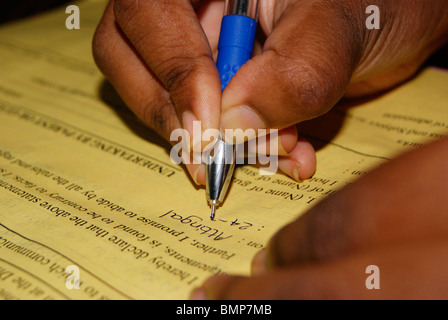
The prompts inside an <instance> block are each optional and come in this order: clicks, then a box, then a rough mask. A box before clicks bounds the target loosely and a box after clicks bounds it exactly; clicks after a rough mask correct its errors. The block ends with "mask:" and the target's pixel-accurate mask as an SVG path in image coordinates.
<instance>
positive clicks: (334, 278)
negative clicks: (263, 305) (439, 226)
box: [191, 242, 448, 300]
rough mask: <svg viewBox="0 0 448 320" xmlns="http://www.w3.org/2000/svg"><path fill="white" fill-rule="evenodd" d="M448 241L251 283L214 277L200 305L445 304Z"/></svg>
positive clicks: (202, 290)
mask: <svg viewBox="0 0 448 320" xmlns="http://www.w3.org/2000/svg"><path fill="white" fill-rule="evenodd" d="M447 249H448V247H447V244H446V242H431V243H424V244H415V243H411V244H409V245H406V246H397V247H387V248H382V249H378V250H375V251H372V252H362V253H359V254H356V255H353V256H349V257H346V258H343V259H340V260H337V261H332V262H329V263H324V264H317V265H304V266H295V267H289V268H286V269H279V270H275V271H273V272H269V273H266V274H263V275H261V276H255V277H251V278H247V277H241V276H240V277H236V276H228V275H226V276H215V277H212V278H210V279H208V280H207V281H206V282H205V283H204V284H203V285H202V286H201V287H199V288H197V289H195V290H194V291H193V292H192V294H191V299H196V300H204V299H209V300H223V299H228V300H243V299H244V300H305V299H312V300H321V299H332V300H353V299H356V300H361V299H445V298H446V296H447V294H448V289H447V287H446V285H445V274H444V270H445V266H446V263H447V262H448V254H447V253H446V252H447Z"/></svg>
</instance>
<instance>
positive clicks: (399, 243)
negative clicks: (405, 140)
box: [192, 138, 448, 299]
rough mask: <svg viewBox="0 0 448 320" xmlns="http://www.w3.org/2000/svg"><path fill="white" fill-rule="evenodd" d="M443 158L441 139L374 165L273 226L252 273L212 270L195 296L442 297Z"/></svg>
mask: <svg viewBox="0 0 448 320" xmlns="http://www.w3.org/2000/svg"><path fill="white" fill-rule="evenodd" d="M447 163H448V138H445V139H444V140H440V141H437V142H434V143H432V144H430V145H427V146H425V147H423V148H421V149H419V150H415V151H413V152H410V153H408V154H406V155H403V156H401V157H399V158H397V159H395V160H392V161H390V162H389V163H387V164H386V165H383V166H381V167H379V168H377V169H376V170H373V171H371V172H370V173H368V174H367V175H365V176H364V177H362V178H361V179H360V180H359V181H357V182H355V183H353V184H352V185H350V186H349V187H347V188H345V189H343V190H341V191H339V192H338V193H336V194H334V195H333V196H331V197H329V198H327V199H326V200H324V201H322V202H320V203H319V204H318V205H316V206H315V207H313V208H312V209H311V210H309V211H308V212H306V213H305V214H304V215H302V216H301V217H300V218H298V219H297V220H296V221H294V222H293V223H291V224H289V225H287V226H286V227H284V228H283V229H281V230H280V231H279V232H277V233H276V234H275V235H274V236H273V238H272V239H271V240H270V243H269V245H268V247H267V249H265V250H266V251H263V252H262V253H260V254H259V255H258V256H257V257H255V259H254V262H253V276H252V277H236V276H215V277H213V278H210V279H209V280H207V281H206V282H205V283H204V284H203V286H202V287H201V288H198V289H196V290H195V291H194V292H193V294H192V298H194V299H446V298H447V297H448V287H447V286H446V281H447V276H446V265H447V263H448V250H447V249H448V202H447V201H446V198H447V195H448V185H447V184H446V181H447V179H448V170H447V169H446V165H447ZM369 265H376V266H378V268H379V271H380V289H379V290H368V289H367V288H366V284H365V283H366V279H367V277H368V276H369V274H366V268H367V267H368V266H369Z"/></svg>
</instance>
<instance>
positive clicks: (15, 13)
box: [0, 0, 70, 24]
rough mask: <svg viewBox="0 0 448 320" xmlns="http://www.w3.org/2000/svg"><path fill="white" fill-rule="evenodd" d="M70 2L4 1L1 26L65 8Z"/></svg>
mask: <svg viewBox="0 0 448 320" xmlns="http://www.w3.org/2000/svg"><path fill="white" fill-rule="evenodd" d="M69 2H70V1H68V0H34V1H30V0H9V1H8V0H3V1H2V5H1V10H0V24H3V23H6V22H10V21H14V20H17V19H21V18H25V17H28V16H31V15H33V14H36V13H40V12H44V11H46V10H49V9H52V8H56V7H59V6H63V5H65V4H67V3H69Z"/></svg>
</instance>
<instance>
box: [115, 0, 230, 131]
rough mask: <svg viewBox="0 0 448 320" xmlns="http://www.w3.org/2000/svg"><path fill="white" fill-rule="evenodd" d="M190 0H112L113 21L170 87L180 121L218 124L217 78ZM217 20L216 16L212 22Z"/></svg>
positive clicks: (189, 125)
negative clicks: (114, 19) (114, 20)
mask: <svg viewBox="0 0 448 320" xmlns="http://www.w3.org/2000/svg"><path fill="white" fill-rule="evenodd" d="M201 2H202V1H200V0H196V1H189V0H152V1H138V0H116V1H115V7H114V9H115V10H114V11H115V17H116V20H117V23H118V25H119V26H120V28H121V30H122V31H123V33H124V34H125V35H126V37H127V38H128V39H129V41H130V42H131V43H132V44H133V46H134V47H135V48H136V50H137V51H138V53H139V54H140V56H141V57H142V59H143V60H144V61H145V63H146V64H147V65H148V67H149V68H150V69H151V71H152V72H153V73H154V74H155V75H156V76H157V77H158V79H159V80H160V81H161V83H162V84H163V85H164V87H165V88H166V89H167V90H168V91H169V92H170V95H171V99H172V101H173V104H174V107H175V108H176V111H177V114H178V116H179V119H180V120H181V121H182V122H183V126H184V128H185V129H187V130H188V131H189V132H190V133H191V132H192V122H193V121H194V120H200V121H201V122H202V123H201V124H202V129H203V130H204V129H206V128H218V125H219V115H220V108H221V82H220V78H219V74H218V71H217V68H216V66H215V63H214V60H213V55H212V51H211V49H210V45H209V43H208V40H207V37H206V35H205V33H204V31H203V29H202V27H201V24H200V22H199V20H198V17H197V16H196V13H195V10H194V7H193V5H199V4H200V3H201ZM217 23H219V21H218V22H217Z"/></svg>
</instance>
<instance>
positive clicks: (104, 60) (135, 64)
mask: <svg viewBox="0 0 448 320" xmlns="http://www.w3.org/2000/svg"><path fill="white" fill-rule="evenodd" d="M113 3H114V1H111V2H109V4H108V6H107V8H106V10H105V12H104V15H103V18H102V20H101V22H100V24H99V26H98V28H97V30H96V33H95V36H94V40H93V53H94V57H95V61H96V63H97V65H98V67H99V69H100V70H101V71H102V73H103V74H104V75H105V76H106V78H107V79H108V80H109V81H110V82H111V84H112V85H113V87H114V88H115V90H116V91H117V93H118V94H119V95H120V97H121V98H122V99H123V101H124V102H125V103H126V105H127V106H128V107H129V108H130V109H131V110H132V111H133V112H134V113H135V114H136V115H137V116H138V117H139V118H140V119H141V120H143V122H144V123H146V124H147V125H148V126H150V127H151V128H153V129H154V130H156V131H157V132H158V133H159V134H160V135H161V136H163V137H164V138H165V139H166V140H168V141H169V137H170V133H171V131H172V130H174V129H175V128H179V127H180V122H179V120H178V118H177V115H176V112H175V110H174V108H173V107H172V105H171V103H170V98H169V94H168V92H167V91H166V90H165V89H164V88H163V86H162V85H161V84H160V83H159V82H158V80H157V79H156V78H155V76H154V75H153V74H152V72H151V71H150V70H149V69H148V68H147V66H146V65H145V64H144V62H143V61H142V60H141V57H140V56H139V55H138V53H137V52H136V51H135V50H134V49H133V47H132V46H131V44H130V43H129V42H128V41H127V40H126V38H125V37H124V35H123V34H122V32H121V31H120V30H119V29H118V28H117V25H116V23H115V18H114V13H113Z"/></svg>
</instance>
